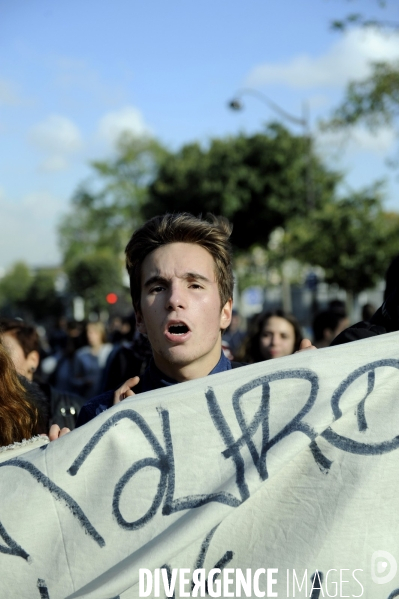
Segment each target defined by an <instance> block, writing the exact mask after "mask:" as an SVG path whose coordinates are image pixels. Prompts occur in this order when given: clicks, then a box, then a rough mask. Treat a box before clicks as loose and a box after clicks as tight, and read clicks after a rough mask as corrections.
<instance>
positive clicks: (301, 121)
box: [228, 88, 314, 209]
mask: <svg viewBox="0 0 399 599" xmlns="http://www.w3.org/2000/svg"><path fill="white" fill-rule="evenodd" d="M243 95H250V96H254V97H255V98H257V99H258V100H260V101H261V102H263V104H266V106H268V107H269V108H271V109H272V110H274V112H276V113H277V114H279V115H280V116H281V117H282V118H283V119H285V120H286V121H289V122H290V123H294V125H300V126H301V127H303V136H304V139H305V140H306V142H307V143H306V158H307V162H306V204H307V207H308V208H309V209H311V208H313V207H314V206H313V197H312V185H311V160H312V156H311V153H312V138H311V135H310V126H309V108H308V105H307V103H304V104H303V107H302V117H301V118H299V117H296V116H293V115H292V114H290V113H289V112H287V111H285V110H283V109H282V108H281V107H280V106H279V105H278V104H276V103H275V102H273V100H270V98H268V97H267V96H266V95H265V94H263V93H262V92H260V91H258V90H256V89H250V88H243V89H240V90H238V92H237V93H236V95H235V96H234V98H233V99H232V100H230V101H229V102H228V107H229V108H230V109H231V110H235V111H238V110H242V109H243V108H244V105H243V103H242V102H241V96H243Z"/></svg>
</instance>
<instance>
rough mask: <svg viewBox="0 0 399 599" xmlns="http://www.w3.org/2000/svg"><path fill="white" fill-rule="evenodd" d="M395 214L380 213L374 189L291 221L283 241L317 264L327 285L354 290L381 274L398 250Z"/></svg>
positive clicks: (398, 219) (297, 254)
mask: <svg viewBox="0 0 399 599" xmlns="http://www.w3.org/2000/svg"><path fill="white" fill-rule="evenodd" d="M398 235H399V215H398V214H388V213H386V212H384V211H383V209H382V204H381V199H380V198H379V195H378V190H377V189H376V188H373V189H370V190H365V191H363V192H358V193H356V194H354V195H352V196H351V197H347V198H343V199H341V200H337V201H335V202H332V203H330V204H327V205H325V206H324V207H323V208H322V209H321V210H315V211H314V212H312V213H311V214H310V215H309V218H308V219H307V220H306V221H303V220H299V219H294V220H293V221H292V222H291V223H290V227H289V229H288V232H287V236H286V245H287V247H288V248H289V251H290V252H291V253H292V255H294V256H295V257H296V258H298V259H300V260H302V261H303V262H308V263H310V264H313V265H318V266H321V267H322V268H323V269H324V271H325V280H326V282H327V283H335V284H336V285H339V286H340V287H341V288H342V289H345V290H346V291H348V292H350V293H352V294H354V295H355V294H357V293H360V292H361V291H363V290H365V289H370V288H372V287H373V286H374V285H375V284H376V283H377V282H378V280H380V279H381V278H383V277H384V274H385V271H386V268H387V265H388V264H389V262H390V260H391V258H392V257H393V256H394V255H395V254H396V253H397V239H398Z"/></svg>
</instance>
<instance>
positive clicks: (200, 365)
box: [153, 347, 222, 383]
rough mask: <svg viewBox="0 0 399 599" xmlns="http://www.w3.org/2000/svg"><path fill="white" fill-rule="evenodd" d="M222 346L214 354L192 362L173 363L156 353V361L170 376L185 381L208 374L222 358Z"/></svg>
mask: <svg viewBox="0 0 399 599" xmlns="http://www.w3.org/2000/svg"><path fill="white" fill-rule="evenodd" d="M221 351H222V348H221V347H220V348H218V352H217V354H216V352H215V353H214V354H213V355H212V356H206V357H205V359H203V360H196V361H195V362H191V363H190V364H171V363H170V362H166V361H165V360H162V359H160V357H159V356H158V355H156V354H154V356H153V357H154V362H155V365H156V367H157V368H158V370H160V371H161V372H162V373H164V374H166V376H168V377H169V378H171V379H173V380H175V381H177V382H178V383H184V382H186V381H192V380H194V379H199V378H201V377H204V376H207V375H208V374H209V373H210V372H211V371H212V370H213V369H214V368H215V366H216V365H217V363H218V362H219V360H220V355H221Z"/></svg>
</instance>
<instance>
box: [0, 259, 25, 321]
mask: <svg viewBox="0 0 399 599" xmlns="http://www.w3.org/2000/svg"><path fill="white" fill-rule="evenodd" d="M31 283H32V274H31V271H30V268H29V267H28V266H27V264H25V263H24V262H16V263H15V264H14V265H13V266H12V267H11V268H10V269H9V270H8V272H7V273H6V274H5V275H4V277H3V278H2V279H0V307H1V308H2V309H3V310H5V311H7V313H9V312H18V311H21V310H22V309H23V302H24V300H25V299H26V297H27V294H28V291H29V288H30V286H31ZM14 315H15V314H14Z"/></svg>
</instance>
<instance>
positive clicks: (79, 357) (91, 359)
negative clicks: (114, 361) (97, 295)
mask: <svg viewBox="0 0 399 599" xmlns="http://www.w3.org/2000/svg"><path fill="white" fill-rule="evenodd" d="M86 334H87V340H88V345H86V346H84V347H82V348H81V349H79V350H78V351H77V352H76V355H75V363H74V376H73V384H74V386H75V390H76V392H78V393H79V395H81V396H82V397H85V398H86V399H89V398H91V397H94V396H95V395H98V393H99V392H100V386H101V379H102V375H103V371H104V367H105V364H106V362H107V358H108V356H109V354H110V353H111V351H112V344H111V343H107V337H106V333H105V327H104V325H103V323H102V322H100V321H98V322H89V323H88V324H87V326H86Z"/></svg>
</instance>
